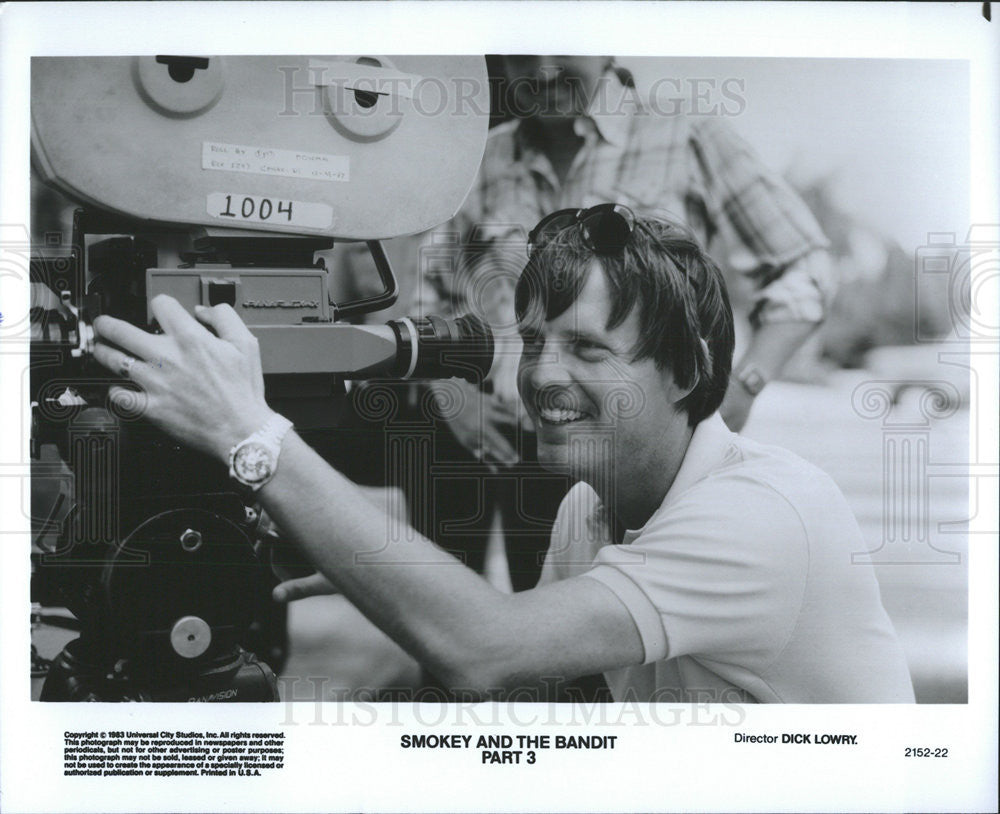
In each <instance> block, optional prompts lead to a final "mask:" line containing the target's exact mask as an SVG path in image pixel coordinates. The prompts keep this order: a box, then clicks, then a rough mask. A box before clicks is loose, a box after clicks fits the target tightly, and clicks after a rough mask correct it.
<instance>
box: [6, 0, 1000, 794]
mask: <svg viewBox="0 0 1000 814" xmlns="http://www.w3.org/2000/svg"><path fill="white" fill-rule="evenodd" d="M998 25H1000V22H993V23H988V22H987V21H986V20H985V19H983V17H982V14H981V4H979V3H970V4H964V5H963V4H958V5H954V4H952V5H946V4H914V5H911V4H860V3H845V4H826V3H804V4H789V3H785V4H777V3H768V4H757V3H732V4H723V3H711V4H708V3H706V4H702V3H692V4H675V3H669V4H666V3H664V4H657V3H642V4H632V3H618V2H614V3H602V2H592V3H575V2H571V3H527V2H524V3H521V2H514V3H484V4H474V3H468V4H466V3H413V4H410V3H377V2H373V3H358V4H355V3H301V4H295V3H267V4H264V3H204V4H203V3H137V4H132V3H120V4H118V3H111V4H84V3H80V4H23V5H22V4H8V5H6V6H4V7H3V8H0V60H2V62H0V100H2V105H3V108H2V115H0V126H2V131H0V146H2V178H3V183H2V185H0V224H2V225H4V226H5V227H11V226H13V227H15V228H16V227H17V225H18V224H23V225H26V224H27V223H28V204H29V188H28V177H29V176H28V156H29V119H28V111H29V68H30V57H31V56H32V55H132V54H153V53H189V54H193V53H205V54H219V53H232V54H266V53H271V54H287V53H315V54H323V53H338V52H349V53H361V52H365V51H372V52H376V53H389V54H391V53H463V54H467V53H588V52H589V53H613V54H619V55H628V54H633V55H646V56H650V55H675V56H699V55H701V56H767V57H777V56H795V57H814V58H817V57H818V58H875V57H877V58H893V59H895V58H898V59H962V60H968V61H969V67H970V83H971V85H970V87H971V99H972V111H971V113H972V122H971V134H972V143H971V145H970V154H971V157H972V179H973V185H972V189H971V203H970V212H971V223H978V224H998V223H1000V211H998V202H997V185H996V179H997V178H998V177H1000V170H998V162H997V157H998V153H997V145H998V144H1000V128H998V122H1000V117H998V102H1000V88H998V81H997V79H998V77H1000V48H998V43H1000V37H998V36H997V32H998V31H1000V29H997V26H998ZM915 92H918V89H917V90H915ZM927 115H928V116H933V115H934V111H933V110H928V112H927ZM928 194H933V193H932V192H929V193H928ZM26 232H27V230H26V229H25V233H26ZM5 264H6V265H5ZM22 267H23V262H21V260H18V256H17V252H16V251H12V250H11V248H10V246H7V247H5V246H2V245H0V311H2V312H3V314H4V317H5V318H6V320H7V323H6V324H7V326H10V325H12V324H14V323H15V322H16V321H17V320H19V319H20V320H23V319H24V318H25V317H26V314H27V304H26V303H27V286H26V285H24V283H23V275H21V277H20V278H19V277H18V273H17V269H18V268H22ZM993 273H994V274H995V273H996V269H993ZM991 318H992V322H989V323H987V324H992V325H996V324H997V321H996V314H995V313H994V314H993V315H992V317H991ZM2 338H3V336H2V333H0V341H2ZM987 350H988V351H989V352H987V353H984V354H982V355H981V356H980V357H979V358H978V361H976V362H975V364H976V374H977V375H978V376H979V379H980V392H981V393H983V394H986V395H987V397H988V398H990V399H992V401H990V402H984V403H980V404H978V405H974V408H977V409H973V410H972V415H973V417H974V419H975V420H976V421H977V426H976V428H975V429H976V432H973V433H970V437H971V438H972V439H973V440H972V443H973V444H976V445H978V446H977V448H975V449H972V450H970V461H972V460H982V461H988V462H991V463H988V464H987V465H986V468H984V470H983V473H984V475H986V476H989V472H990V471H994V470H995V463H992V462H993V461H995V459H996V450H997V448H998V442H997V427H996V422H995V416H996V415H997V403H996V393H997V389H998V388H997V371H996V367H997V356H996V353H995V351H996V348H995V347H994V348H991V349H990V348H987ZM26 360H27V356H26V348H25V347H24V346H23V345H17V344H14V345H8V346H7V347H4V346H3V345H2V344H0V363H2V370H0V381H2V382H4V384H5V386H4V387H3V391H2V392H3V398H4V402H3V416H4V418H5V419H6V422H7V426H13V425H14V424H15V422H17V421H20V422H21V426H20V433H19V434H18V433H14V432H9V431H8V432H6V433H2V434H0V475H3V478H2V481H0V482H2V489H3V491H2V495H0V499H2V504H0V517H8V518H13V517H20V516H21V515H22V510H21V507H22V504H23V494H22V490H25V489H26V488H27V475H28V471H29V470H28V463H27V462H28V460H29V458H28V454H27V437H28V431H29V420H28V415H27V411H26V410H25V406H24V405H23V404H20V403H19V402H18V396H19V388H16V387H14V386H13V383H14V382H19V381H20V380H21V378H22V377H23V372H24V368H25V366H26ZM980 452H983V455H982V456H981V457H973V456H979V453H980ZM7 462H13V463H7ZM992 501H993V502H992V503H991V504H990V505H987V506H982V505H979V506H977V507H974V508H975V511H974V512H973V511H972V510H971V509H970V514H971V515H973V519H972V521H971V524H972V527H971V528H970V535H971V539H972V540H973V541H975V542H974V544H973V543H970V564H969V570H970V612H969V642H970V647H969V702H968V704H963V705H940V706H939V705H917V706H878V707H863V706H836V707H825V706H785V707H777V706H761V707H752V708H751V707H736V706H729V705H713V706H711V707H709V706H700V707H699V706H698V705H694V706H691V705H687V706H681V707H665V706H661V707H649V706H646V705H642V706H635V705H632V706H630V705H628V704H625V705H622V704H609V705H605V706H604V707H603V708H602V709H601V710H600V711H596V712H595V711H594V710H593V708H588V710H586V711H582V710H577V709H574V708H573V707H567V706H559V707H557V706H554V705H553V706H548V705H523V704H522V705H507V704H493V703H486V704H479V705H473V704H451V705H436V704H423V705H408V706H397V705H392V706H389V705H386V706H375V705H372V704H325V705H315V704H299V705H294V706H290V705H287V704H271V705H225V704H220V705H203V704H192V705H182V704H178V705H134V704H130V705H105V704H37V703H36V704H32V703H30V701H29V687H28V675H29V668H28V653H29V641H28V626H27V625H26V624H25V622H26V620H27V611H28V607H29V595H28V582H29V579H28V577H29V568H28V562H27V557H26V556H25V552H26V551H27V549H28V537H29V533H28V529H27V528H25V529H24V530H23V534H5V535H3V536H2V538H0V539H2V545H0V598H2V606H0V653H2V656H3V657H2V658H0V720H2V724H0V808H2V810H3V811H5V812H54V811H75V812H83V811H248V812H252V811H352V810H372V811H375V810H386V811H479V810H489V811H571V810H575V811H617V810H622V811H626V810H627V811H700V810H729V811H776V810H795V811H804V810H814V811H943V810H964V811H988V810H995V806H996V799H997V798H996V794H997V768H996V767H997V613H996V608H997V605H998V594H997V576H996V575H997V570H998V562H997V540H996V525H995V524H996V517H997V505H996V495H995V493H994V494H993V495H992ZM118 729H121V730H144V731H157V730H160V729H163V730H168V731H205V730H208V729H214V730H230V731H268V732H273V731H282V732H284V733H285V734H286V736H287V747H286V756H285V768H284V769H283V770H281V771H280V772H272V773H267V772H265V775H264V776H262V777H251V778H241V777H237V778H232V779H230V778H216V777H213V778H169V779H167V778H156V779H152V778H151V779H146V778H143V779H139V778H129V777H111V778H92V777H86V778H84V777H64V776H63V774H62V760H63V752H62V749H63V733H64V732H65V731H89V730H90V731H101V730H118ZM737 729H738V730H739V731H743V732H746V733H782V732H846V733H854V734H856V735H857V736H858V741H859V745H858V746H857V748H855V749H850V750H848V749H841V750H837V751H832V750H827V749H823V750H816V749H814V750H809V749H806V748H791V747H786V748H785V749H776V748H773V747H765V746H749V745H736V744H734V739H733V733H734V731H735V730H737ZM407 733H425V734H430V733H436V734H461V735H465V734H468V735H472V736H473V737H474V738H475V737H478V735H480V734H486V735H499V734H511V735H514V736H516V735H518V734H520V735H531V736H537V735H542V734H551V735H553V736H554V735H555V734H567V735H569V734H575V735H580V734H596V735H615V736H616V737H617V740H616V743H615V748H614V749H602V750H594V751H572V752H571V751H555V750H553V751H546V752H541V753H539V759H538V760H537V762H536V763H535V764H534V765H518V766H509V765H508V766H482V765H480V763H479V760H478V752H476V751H475V750H444V749H441V750H419V751H418V750H404V749H402V748H401V747H400V736H401V735H403V734H407ZM938 745H940V746H947V747H948V749H949V755H950V756H949V758H948V759H946V760H932V759H909V758H907V759H904V757H903V750H904V748H905V747H908V746H917V747H922V746H930V747H934V746H938Z"/></svg>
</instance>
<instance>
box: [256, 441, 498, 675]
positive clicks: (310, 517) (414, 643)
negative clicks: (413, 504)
mask: <svg viewBox="0 0 1000 814" xmlns="http://www.w3.org/2000/svg"><path fill="white" fill-rule="evenodd" d="M259 497H260V499H261V502H262V503H263V504H264V506H265V508H266V509H267V512H268V514H270V515H271V516H272V517H273V518H274V519H275V520H276V522H277V523H278V525H279V526H280V527H281V529H282V530H283V532H284V533H285V534H286V535H287V536H289V537H290V538H291V539H292V540H293V542H294V543H295V544H297V545H298V546H299V547H300V549H301V550H302V551H303V552H304V553H305V554H306V555H307V557H308V558H309V559H310V561H311V562H312V563H313V564H314V565H315V566H316V567H317V568H318V569H319V570H320V571H321V572H322V573H323V574H324V575H326V577H327V578H328V579H330V581H331V582H333V584H334V585H336V586H337V588H339V589H340V590H341V591H342V592H343V593H344V594H345V595H346V596H347V597H348V598H349V599H350V600H351V601H352V602H353V603H354V604H355V605H356V606H357V607H358V608H359V609H360V610H361V612H362V613H364V614H365V615H366V616H367V617H368V618H369V619H371V620H372V621H373V622H375V624H376V625H378V626H379V627H380V628H381V629H382V630H384V631H385V632H386V633H387V634H388V635H389V636H390V637H392V638H393V639H395V640H396V641H397V642H398V643H399V644H400V645H402V646H403V647H404V648H405V649H406V650H408V651H409V652H410V653H411V654H412V655H413V656H414V657H415V658H417V659H418V660H419V661H420V662H422V663H424V664H425V665H427V666H428V667H430V668H432V669H433V670H435V672H436V673H437V674H438V675H439V676H440V677H441V678H442V680H444V681H446V682H448V683H456V684H462V685H469V684H470V683H476V681H477V677H476V675H475V674H476V672H477V670H478V667H479V665H477V653H478V652H480V648H481V646H482V645H483V644H485V643H486V642H487V641H488V639H489V636H490V635H492V634H491V632H490V630H488V629H487V627H488V626H485V625H480V624H478V623H477V620H488V619H496V618H497V617H498V616H500V615H503V614H502V610H501V608H502V606H503V605H504V604H505V600H506V599H508V597H506V596H505V595H504V594H501V593H500V592H499V591H497V590H495V589H494V588H493V587H492V586H490V585H489V584H488V583H487V582H486V581H485V580H483V579H481V578H480V577H479V576H478V575H476V574H475V573H474V572H472V571H471V570H469V569H468V568H466V567H464V566H463V565H462V564H461V563H460V562H459V561H458V560H456V559H455V558H454V557H452V556H451V555H450V554H448V553H447V552H445V551H443V550H441V549H440V548H438V547H437V546H435V545H434V544H433V543H431V542H430V541H428V540H426V539H424V538H423V537H420V536H419V535H418V534H416V532H414V531H413V530H412V529H406V528H405V527H404V528H403V529H402V531H401V533H400V534H398V535H392V534H391V533H390V527H389V524H390V523H391V522H392V521H391V520H390V518H389V517H388V516H386V515H385V514H383V513H381V512H378V511H375V510H373V508H372V506H371V504H370V503H368V502H366V501H365V500H364V499H363V498H362V495H361V493H360V491H359V490H358V489H357V487H356V486H355V485H354V484H353V483H351V481H349V480H348V479H347V478H345V477H344V476H343V475H341V474H340V473H339V472H337V471H336V470H334V469H332V468H331V467H330V466H329V465H328V464H327V463H326V462H325V461H323V459H322V458H320V457H319V456H318V455H317V454H316V453H315V452H314V451H313V450H312V449H311V448H310V447H309V446H308V445H307V444H306V443H305V442H304V441H302V439H301V438H299V437H298V436H297V435H295V434H294V433H289V435H288V436H287V437H286V439H285V442H284V444H283V446H282V451H281V457H280V464H279V468H278V472H277V474H276V475H275V477H274V479H273V480H272V481H271V482H270V483H268V484H267V485H266V486H265V487H264V488H263V489H261V491H260V493H259ZM414 576H418V578H417V579H413V577H414ZM470 674H471V675H470Z"/></svg>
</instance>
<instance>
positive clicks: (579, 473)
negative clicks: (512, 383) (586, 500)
mask: <svg viewBox="0 0 1000 814" xmlns="http://www.w3.org/2000/svg"><path fill="white" fill-rule="evenodd" d="M610 299H611V297H610V293H609V291H608V284H607V280H606V278H605V275H604V272H603V270H602V269H601V267H600V263H599V261H597V260H596V259H594V260H593V261H592V266H591V269H590V274H589V277H588V279H587V281H586V284H585V285H584V288H583V291H582V292H581V293H580V296H579V298H578V299H577V300H576V302H575V303H573V305H571V306H570V307H569V308H568V309H567V310H566V311H565V312H563V313H562V314H560V315H559V316H558V317H556V318H555V319H552V320H549V321H546V322H545V323H544V324H543V326H542V328H541V331H540V333H539V334H538V335H526V336H525V337H524V339H525V344H524V352H523V353H522V355H521V364H520V368H519V371H518V387H519V389H520V392H521V398H522V399H523V400H524V404H525V408H526V409H527V411H528V414H529V415H530V416H531V418H532V420H533V421H534V423H535V427H536V430H537V433H538V460H539V462H540V463H541V464H542V465H543V466H544V467H545V468H546V469H550V470H552V471H557V472H565V473H568V474H570V475H572V476H574V477H577V478H579V479H581V480H583V481H586V482H587V483H589V484H591V485H592V486H594V487H595V488H600V486H599V484H600V483H602V482H606V479H607V478H609V477H611V476H617V478H618V479H619V481H620V482H621V483H627V482H628V478H629V477H643V476H644V475H645V474H647V471H646V470H647V469H648V468H650V467H651V466H655V462H656V461H658V460H661V457H660V456H662V453H663V444H664V440H665V439H666V438H668V437H672V436H673V434H672V433H668V432H667V430H668V429H669V428H671V427H673V426H676V424H677V422H681V424H686V423H687V416H686V414H684V413H683V412H682V411H680V410H678V409H677V408H676V407H675V404H676V402H677V401H678V400H680V399H681V398H683V397H684V395H686V393H687V390H684V389H681V388H679V387H677V385H676V384H675V382H674V378H673V376H672V375H671V373H670V371H668V370H660V369H658V368H657V366H656V363H655V361H654V360H653V359H641V360H638V361H632V354H633V348H634V347H635V345H636V341H637V339H638V338H639V320H638V316H637V315H636V313H635V311H634V310H633V312H632V313H631V314H629V316H628V317H627V318H626V319H625V321H624V322H623V323H622V324H621V325H619V326H618V327H616V328H614V329H612V330H608V329H607V328H606V327H605V326H606V325H607V322H608V314H609V311H610ZM648 474H655V473H653V472H650V473H648ZM622 478H624V479H622Z"/></svg>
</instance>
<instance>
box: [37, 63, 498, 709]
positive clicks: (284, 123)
mask: <svg viewBox="0 0 1000 814" xmlns="http://www.w3.org/2000/svg"><path fill="white" fill-rule="evenodd" d="M32 92H33V99H34V104H33V108H32V150H33V152H32V158H33V166H34V168H35V170H36V172H37V173H38V174H39V175H40V176H41V177H42V178H44V180H46V181H47V182H48V183H49V184H51V185H52V186H54V187H56V188H57V189H59V190H60V191H61V192H63V193H65V194H66V195H68V196H69V197H70V198H72V199H73V200H75V201H78V202H80V203H82V204H83V207H82V208H80V209H78V210H76V211H75V213H74V217H73V234H72V238H71V241H70V246H69V248H68V249H58V250H56V249H53V250H45V251H41V252H38V253H36V254H35V255H34V256H33V257H32V262H31V290H32V311H31V317H32V326H31V330H32V366H31V379H32V380H31V392H32V415H33V433H32V451H33V455H34V456H35V457H36V460H38V461H39V462H40V463H39V469H40V471H41V470H42V469H44V468H45V467H47V466H48V467H50V466H51V464H49V463H46V464H45V465H44V466H43V465H42V463H41V462H42V461H51V460H52V459H53V458H56V459H58V461H60V462H61V465H62V466H63V467H64V469H65V470H67V471H68V475H69V476H68V477H67V478H66V479H65V480H66V482H67V483H68V484H69V486H68V488H67V489H66V490H65V492H64V493H63V494H61V495H60V497H59V499H60V500H61V501H62V503H63V506H64V508H63V510H62V511H61V512H59V513H58V514H59V515H60V519H59V521H58V522H57V523H55V524H54V525H55V526H56V528H55V529H54V530H53V529H52V528H51V526H52V525H53V524H51V523H50V524H49V533H48V534H43V535H41V536H40V539H42V540H43V542H42V543H41V544H40V545H39V546H38V550H36V551H34V552H33V566H34V568H33V578H32V579H33V583H32V598H33V601H35V602H38V603H39V604H41V605H65V606H66V607H67V608H68V609H69V610H70V611H72V613H73V614H74V616H75V617H76V619H77V620H78V621H79V626H80V630H81V635H80V637H79V638H78V639H77V640H75V641H74V642H72V643H71V644H70V645H69V646H68V647H67V648H66V649H65V650H64V651H63V652H62V653H61V654H60V656H59V657H58V658H57V659H56V660H55V661H54V663H53V664H52V666H51V669H50V671H49V676H48V679H47V680H46V683H45V686H44V688H43V691H42V699H43V700H104V701H108V700H213V701H260V700H276V698H277V691H276V684H275V679H274V673H273V672H272V670H271V668H270V667H269V666H268V664H269V663H270V664H272V665H274V666H279V665H280V662H281V660H282V659H283V649H284V636H285V632H284V615H283V610H282V609H281V608H279V607H278V606H275V605H273V603H271V601H270V588H271V586H272V585H273V584H274V581H275V578H274V575H273V570H274V567H276V566H287V565H289V564H294V562H295V559H296V558H295V557H294V555H292V554H289V553H287V550H286V548H284V547H282V546H281V545H280V533H278V532H277V531H276V530H275V529H274V528H273V527H271V525H270V524H269V522H268V521H267V518H266V517H265V516H263V515H262V512H261V509H260V506H259V505H257V504H256V503H255V502H254V499H253V496H252V495H251V494H248V493H245V492H242V491H240V490H238V489H237V488H235V486H234V484H233V483H232V482H231V481H230V480H229V478H228V472H227V471H226V470H225V467H223V466H222V465H220V464H218V463H217V462H213V461H209V460H208V459H207V458H205V457H203V456H201V455H200V454H198V453H195V452H192V451H190V450H187V449H186V448H184V447H183V446H182V445H181V444H178V443H177V442H175V441H173V440H172V439H170V438H168V437H167V436H165V435H164V434H163V433H161V432H160V431H158V430H156V429H155V428H154V427H153V426H152V425H150V424H149V423H148V422H146V421H145V420H144V419H143V400H144V394H143V393H141V392H140V391H138V390H134V398H133V400H132V402H131V403H129V404H125V405H122V404H118V405H112V404H111V403H110V402H109V401H108V399H107V392H108V388H109V386H110V385H112V384H117V385H124V386H126V387H128V386H129V383H128V382H123V381H122V380H119V379H117V378H116V377H115V376H114V375H112V374H109V373H108V371H106V370H103V369H102V368H100V367H99V366H98V365H97V364H96V363H95V362H94V360H93V359H92V358H91V350H92V346H93V330H92V327H91V326H92V324H93V320H94V318H95V317H96V316H98V315H100V314H110V315H113V316H116V317H118V318H121V319H125V320H128V321H130V322H132V323H133V324H136V325H139V326H141V327H143V328H146V329H147V330H156V329H157V326H156V324H155V322H154V320H153V316H152V313H151V311H150V307H149V304H150V302H151V300H152V299H153V298H154V297H155V296H156V295H157V294H161V293H163V294H169V295H171V296H173V297H175V298H176V299H177V300H178V301H180V303H181V304H182V305H184V306H185V307H187V308H189V309H193V308H194V306H195V305H198V304H201V305H209V306H211V305H217V304H219V303H227V304H229V305H231V306H232V307H233V308H234V309H235V310H236V311H237V313H238V314H239V315H240V317H241V318H242V319H243V320H244V321H245V322H246V324H247V325H248V327H249V328H250V330H251V331H252V332H253V333H254V334H255V335H256V336H257V337H258V339H259V342H260V348H261V357H262V365H263V370H264V374H265V387H266V391H267V398H268V401H269V403H270V404H271V406H272V407H274V408H275V409H276V410H277V411H279V412H281V413H283V414H284V415H286V416H287V417H288V418H290V419H291V420H292V421H293V422H294V423H295V425H296V427H297V428H298V429H299V431H300V432H301V433H302V434H303V435H304V436H306V437H307V440H310V442H313V441H316V442H317V444H316V446H318V447H323V445H324V444H323V441H324V438H325V437H329V436H330V435H331V434H334V433H336V431H337V427H338V425H339V423H340V419H341V414H342V411H343V409H344V406H345V399H344V392H345V386H344V383H345V380H349V379H362V378H370V377H375V376H378V377H394V378H395V377H438V376H452V375H461V376H464V377H466V378H469V379H471V380H474V381H475V380H481V379H482V378H483V377H485V375H486V374H487V373H488V371H489V367H490V364H491V363H492V353H493V348H492V339H491V336H490V334H489V330H488V329H487V328H486V327H485V325H484V324H483V323H481V322H480V321H477V320H475V319H472V318H459V319H457V320H452V321H447V320H442V319H439V318H436V317H427V318H423V319H411V318H403V319H398V320H393V321H392V322H390V323H388V324H386V325H356V324H351V323H350V321H351V320H356V319H357V318H358V317H361V316H363V315H366V314H369V313H372V312H376V311H379V310H381V309H384V308H387V307H389V306H390V305H391V304H392V303H393V302H394V301H395V298H396V290H397V287H396V281H395V277H394V275H393V272H392V269H391V268H390V267H389V264H388V262H387V260H386V257H385V254H384V252H383V251H382V248H381V245H380V243H379V242H378V241H379V239H381V238H386V237H392V236H397V235H403V234H408V233H411V232H417V231H421V230H423V229H427V228H429V227H431V226H434V225H436V224H438V223H440V222H441V221H443V220H445V219H447V218H448V217H450V216H451V215H452V214H454V212H455V211H456V210H457V209H458V207H459V206H460V205H461V202H462V200H463V199H464V197H465V194H466V193H467V191H468V189H469V187H470V186H471V183H472V181H473V179H474V177H475V174H476V171H477V169H478V165H479V160H480V158H481V155H482V149H483V146H484V144H485V138H486V130H487V123H488V111H489V103H488V85H487V81H486V71H485V62H484V60H483V59H482V58H464V57H457V58H442V57H392V58H388V57H384V56H352V57H231V56H227V57H174V56H165V57H137V58H85V59H76V58H74V59H63V58H44V59H35V60H34V62H33V65H32ZM248 142H252V143H248ZM342 240H348V241H358V240H364V241H365V242H367V244H368V248H369V251H370V252H371V253H372V256H373V258H374V259H375V264H376V268H377V270H378V275H379V277H380V281H381V291H380V293H378V294H376V295H374V296H369V297H365V298H364V299H361V300H357V301H353V302H334V299H333V296H332V294H331V292H332V290H333V289H334V286H333V285H331V280H330V274H331V272H330V271H329V270H328V269H327V268H326V266H325V264H324V262H323V259H322V255H323V254H324V253H326V252H329V251H331V250H333V251H335V250H336V248H335V244H336V243H338V242H340V241H342ZM146 361H147V362H148V363H151V364H155V363H156V361H155V360H146ZM334 446H335V445H334ZM53 451H54V452H53ZM33 483H34V481H33ZM36 485H37V484H36ZM258 656H259V657H260V658H258Z"/></svg>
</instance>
